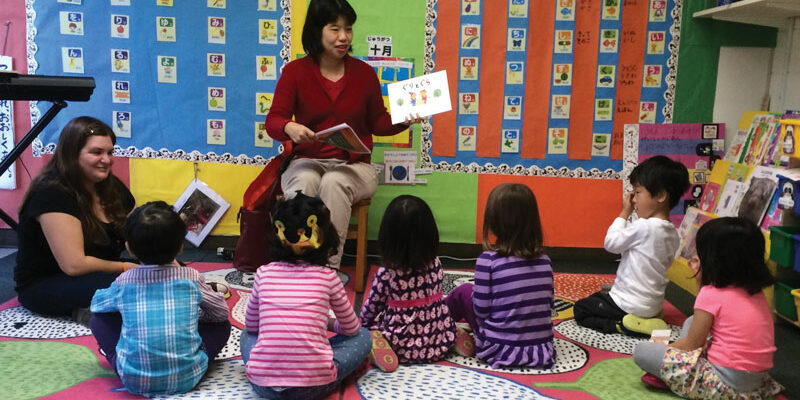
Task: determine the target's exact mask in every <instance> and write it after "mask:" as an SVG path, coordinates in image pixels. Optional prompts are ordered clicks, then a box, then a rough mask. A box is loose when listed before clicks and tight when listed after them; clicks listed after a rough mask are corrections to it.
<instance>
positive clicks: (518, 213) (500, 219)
mask: <svg viewBox="0 0 800 400" xmlns="http://www.w3.org/2000/svg"><path fill="white" fill-rule="evenodd" d="M490 233H491V234H492V235H494V236H495V237H496V238H497V241H496V242H495V243H491V242H490V240H489V234H490ZM543 240H544V239H543V237H542V223H541V221H540V220H539V206H538V204H537V203H536V196H534V195H533V192H532V191H531V189H530V188H528V187H527V186H525V185H521V184H518V183H504V184H502V185H499V186H497V187H495V188H494V189H492V192H491V193H489V199H488V200H487V201H486V211H485V212H484V215H483V248H484V249H486V250H493V251H496V252H497V253H498V254H500V255H501V256H515V257H520V258H533V257H538V256H539V255H541V254H542V252H543V248H542V242H543Z"/></svg>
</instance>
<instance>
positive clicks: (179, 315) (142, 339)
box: [91, 265, 227, 395]
mask: <svg viewBox="0 0 800 400" xmlns="http://www.w3.org/2000/svg"><path fill="white" fill-rule="evenodd" d="M203 282H204V280H203V279H202V276H201V275H200V273H199V272H197V271H196V270H194V269H192V268H187V267H175V266H158V265H154V266H146V265H144V266H140V267H139V268H134V269H132V270H129V271H127V272H125V273H123V274H122V275H120V276H119V277H118V278H117V280H116V281H114V283H112V284H111V286H110V287H109V288H107V289H100V290H98V291H96V292H95V294H94V298H92V305H91V311H92V312H96V313H105V312H119V313H120V314H122V334H121V335H120V338H119V342H118V343H117V372H118V374H119V377H120V379H121V380H122V383H123V384H124V385H125V387H126V388H127V389H128V391H130V392H131V393H136V394H142V395H148V394H171V393H183V392H186V391H189V390H191V389H192V388H193V387H194V386H195V385H197V383H198V382H199V381H200V378H202V377H203V374H205V372H206V369H207V368H208V356H207V355H206V353H205V352H204V351H202V350H201V344H202V340H201V338H200V334H199V333H198V332H197V321H198V316H199V313H200V308H199V307H200V305H201V302H202V300H203V295H202V293H201V290H200V287H199V286H200V285H205V283H203ZM223 304H224V301H223ZM226 310H227V308H226ZM226 314H227V313H226Z"/></svg>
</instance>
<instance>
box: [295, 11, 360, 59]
mask: <svg viewBox="0 0 800 400" xmlns="http://www.w3.org/2000/svg"><path fill="white" fill-rule="evenodd" d="M339 17H344V20H345V21H346V22H347V24H348V25H353V24H355V23H356V11H355V10H354V9H353V7H352V6H350V3H348V2H347V0H311V3H309V4H308V13H307V14H306V22H305V24H304V25H303V35H302V42H303V49H304V50H305V51H306V54H308V55H309V56H311V57H312V58H313V59H314V61H315V62H317V63H319V56H320V54H322V51H323V47H322V28H324V27H325V25H328V24H330V23H334V22H336V20H337V19H339ZM352 50H353V47H352V46H350V49H348V52H350V51H352Z"/></svg>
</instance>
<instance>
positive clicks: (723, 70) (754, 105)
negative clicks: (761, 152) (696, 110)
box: [714, 47, 773, 143]
mask: <svg viewBox="0 0 800 400" xmlns="http://www.w3.org/2000/svg"><path fill="white" fill-rule="evenodd" d="M772 57H773V50H772V49H771V48H764V47H722V48H720V52H719V66H718V69H717V91H716V94H715V96H714V122H724V123H725V137H726V138H733V135H734V133H736V129H737V127H738V125H739V119H741V117H742V112H743V111H745V110H762V109H763V107H764V106H765V100H766V98H767V96H768V93H769V80H770V65H771V60H772ZM726 142H727V143H730V140H728V141H726Z"/></svg>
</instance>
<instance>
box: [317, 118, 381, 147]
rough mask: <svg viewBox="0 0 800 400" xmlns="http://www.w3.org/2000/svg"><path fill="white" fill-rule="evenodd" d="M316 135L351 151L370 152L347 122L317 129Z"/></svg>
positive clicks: (333, 144)
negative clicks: (320, 129)
mask: <svg viewBox="0 0 800 400" xmlns="http://www.w3.org/2000/svg"><path fill="white" fill-rule="evenodd" d="M316 135H317V137H318V138H319V140H321V141H323V142H325V143H327V144H329V145H331V146H334V147H338V148H340V149H342V150H346V151H349V152H351V153H358V154H370V153H371V152H372V151H371V150H370V149H369V148H368V147H367V146H366V145H365V144H364V142H362V141H361V139H359V138H358V135H356V132H355V131H354V130H353V128H351V127H350V125H347V123H341V124H339V125H336V126H333V127H330V128H328V129H325V130H322V131H319V132H317V133H316Z"/></svg>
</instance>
